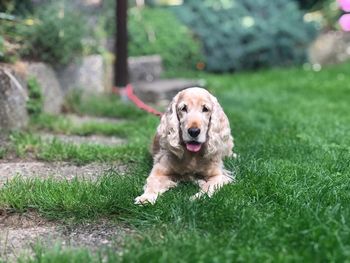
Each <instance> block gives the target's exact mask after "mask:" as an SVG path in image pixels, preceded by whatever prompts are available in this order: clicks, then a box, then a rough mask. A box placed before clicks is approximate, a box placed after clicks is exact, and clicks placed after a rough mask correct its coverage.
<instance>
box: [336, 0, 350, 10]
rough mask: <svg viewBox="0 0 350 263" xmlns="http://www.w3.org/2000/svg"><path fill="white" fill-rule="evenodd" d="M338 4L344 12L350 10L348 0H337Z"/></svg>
mask: <svg viewBox="0 0 350 263" xmlns="http://www.w3.org/2000/svg"><path fill="white" fill-rule="evenodd" d="M338 4H339V6H340V8H341V9H343V11H345V12H350V0H338Z"/></svg>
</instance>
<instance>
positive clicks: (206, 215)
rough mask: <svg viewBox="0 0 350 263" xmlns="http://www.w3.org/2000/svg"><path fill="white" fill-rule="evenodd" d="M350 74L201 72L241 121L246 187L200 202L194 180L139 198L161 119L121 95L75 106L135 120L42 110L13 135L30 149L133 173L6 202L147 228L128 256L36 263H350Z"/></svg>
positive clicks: (54, 254)
mask: <svg viewBox="0 0 350 263" xmlns="http://www.w3.org/2000/svg"><path fill="white" fill-rule="evenodd" d="M347 72H350V64H344V65H340V66H334V67H331V68H327V69H323V70H321V71H320V72H314V71H308V70H304V69H298V68H296V69H282V70H280V69H278V70H277V69H276V70H270V71H260V72H257V73H244V74H227V75H213V74H205V73H201V74H199V77H201V78H203V79H205V80H206V81H207V84H208V88H209V89H210V90H211V91H212V92H213V93H214V94H215V95H216V96H217V97H218V99H219V101H220V103H221V105H222V106H223V107H224V110H225V112H226V113H227V115H228V117H229V119H230V123H231V128H232V133H233V135H234V138H235V143H236V148H235V152H237V153H238V154H239V158H238V159H237V160H231V159H227V160H226V161H225V165H226V167H227V168H228V169H230V170H233V171H234V172H235V174H236V178H237V182H236V183H235V184H232V185H228V186H225V187H224V188H223V189H222V190H221V191H219V192H218V193H217V194H215V195H214V197H213V198H211V199H209V198H204V199H202V200H199V201H196V202H189V200H188V199H189V197H190V196H191V195H192V194H194V193H195V192H196V187H195V186H193V185H191V184H183V185H180V186H179V187H177V188H175V189H173V190H171V191H169V192H167V193H166V194H164V196H162V197H161V198H159V201H158V202H157V203H156V204H155V205H153V206H152V205H147V206H144V207H140V206H135V205H134V204H133V199H134V198H135V197H136V196H138V195H139V194H140V193H141V191H142V186H143V184H144V180H145V178H146V176H147V175H148V173H149V171H150V168H151V165H152V161H151V157H150V155H149V153H148V146H149V144H150V142H151V137H152V135H153V133H154V131H155V129H156V126H157V123H158V119H157V118H156V117H153V116H150V115H147V114H146V113H142V112H140V111H138V110H136V109H134V108H133V107H132V106H130V105H129V106H126V107H125V105H123V104H122V103H121V102H117V101H115V100H116V99H115V98H108V99H103V100H102V99H100V100H102V101H99V100H98V99H95V100H92V101H90V102H88V103H86V105H78V106H77V107H76V109H75V110H76V111H78V112H80V113H84V112H87V113H91V112H92V109H95V110H96V112H97V113H98V114H99V115H103V116H109V117H124V118H125V117H126V120H125V121H124V122H122V123H120V124H118V125H116V126H110V127H105V126H103V127H102V126H101V125H98V124H91V125H88V126H84V127H72V125H69V124H67V123H66V120H65V119H64V117H60V118H58V119H57V118H54V117H51V116H41V117H40V118H38V119H36V120H33V123H32V128H31V129H30V130H29V131H26V132H21V133H15V134H13V135H12V137H11V138H12V144H13V147H14V149H15V150H16V153H17V154H18V155H20V156H26V155H27V154H28V152H30V153H31V154H33V153H34V154H35V156H36V158H39V159H42V160H47V161H54V160H66V161H73V162H76V163H78V164H84V163H89V162H91V161H96V160H97V161H100V162H110V161H113V160H116V159H118V160H121V161H122V162H125V163H127V164H128V165H129V166H130V171H129V174H128V175H127V176H120V175H118V174H115V173H107V174H106V175H105V176H103V177H102V178H101V179H99V180H98V181H97V182H86V181H79V180H73V181H70V182H68V181H67V182H66V181H63V182H62V181H55V180H53V179H48V180H39V179H33V180H23V179H21V178H16V179H14V180H12V181H10V182H8V183H7V184H6V185H5V187H3V188H2V189H0V207H2V208H6V209H11V210H15V211H18V212H25V211H26V210H28V209H35V210H37V211H38V212H39V213H40V214H41V215H42V216H43V217H46V218H50V219H53V220H59V221H60V222H64V223H67V224H69V223H70V222H80V221H81V220H97V219H99V218H108V219H110V220H112V221H114V222H115V223H116V224H119V223H120V224H127V225H128V226H129V227H130V228H132V229H135V230H136V234H135V235H132V236H130V237H128V238H127V240H126V241H125V244H124V247H123V252H122V253H117V252H115V251H112V250H107V251H101V252H100V253H97V254H93V253H91V252H89V251H87V250H79V251H75V250H64V249H59V248H56V249H51V250H47V249H44V248H41V249H40V248H37V249H36V257H35V258H33V259H32V261H33V262H87V261H91V262H99V261H109V262H296V261H298V262H299V261H304V262H349V261H350V222H349V220H350V206H349V203H350V169H349V163H350V136H349V131H350V114H349V112H350V105H349V102H350V85H349V83H350V75H349V74H347ZM89 105H90V107H89ZM97 105H98V106H97ZM42 129H46V130H52V131H55V132H65V133H73V134H90V133H101V134H107V135H111V134H116V135H119V136H122V137H125V138H127V139H128V141H129V143H128V144H127V145H125V146H120V147H115V148H111V147H98V146H89V145H86V146H84V145H83V146H81V147H77V146H69V147H68V146H67V145H62V144H61V143H60V142H57V141H53V142H52V143H51V144H47V143H44V142H42V141H41V139H40V137H39V136H38V135H36V131H37V130H42ZM102 255H103V256H102ZM22 260H23V261H25V260H27V259H26V258H22Z"/></svg>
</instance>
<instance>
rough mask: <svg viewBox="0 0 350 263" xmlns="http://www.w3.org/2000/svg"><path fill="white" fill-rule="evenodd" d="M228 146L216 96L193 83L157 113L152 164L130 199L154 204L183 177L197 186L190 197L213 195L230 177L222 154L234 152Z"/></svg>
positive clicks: (224, 119) (225, 122) (230, 144)
mask: <svg viewBox="0 0 350 263" xmlns="http://www.w3.org/2000/svg"><path fill="white" fill-rule="evenodd" d="M232 148H233V138H232V136H231V130H230V124H229V121H228V119H227V117H226V115H225V113H224V111H223V110H222V108H221V106H220V105H219V103H218V101H217V99H216V98H215V97H214V96H213V95H211V94H210V93H209V92H208V91H207V90H205V89H202V88H197V87H194V88H188V89H185V90H183V91H181V92H179V93H178V94H177V95H176V96H175V97H174V99H173V100H172V102H171V103H170V105H169V107H168V109H167V111H166V113H165V114H164V115H163V116H162V118H161V121H160V124H159V126H158V129H157V133H156V136H155V138H154V141H153V147H152V155H153V161H154V164H153V168H152V171H151V173H150V175H149V177H148V178H147V182H146V185H145V186H144V193H143V194H142V195H141V196H139V197H137V198H136V199H135V204H144V203H151V204H154V203H155V201H156V199H157V197H158V196H159V195H161V194H162V193H164V192H166V191H167V190H168V189H170V188H172V187H175V186H176V185H177V183H178V182H179V181H183V180H192V181H194V182H196V183H198V185H199V187H200V192H198V193H197V194H195V195H194V196H193V197H192V199H195V198H198V197H200V196H202V195H204V194H207V195H208V196H212V195H213V193H214V192H215V190H217V189H218V188H220V187H221V186H223V185H225V184H228V183H230V182H232V181H233V179H234V177H233V175H232V174H231V173H230V172H229V171H228V170H225V169H224V164H223V158H224V157H226V156H228V157H235V154H233V152H232Z"/></svg>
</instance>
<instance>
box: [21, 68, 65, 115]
mask: <svg viewBox="0 0 350 263" xmlns="http://www.w3.org/2000/svg"><path fill="white" fill-rule="evenodd" d="M25 64H26V78H27V79H29V78H30V77H35V78H36V80H37V81H38V83H39V85H40V87H41V89H42V94H43V100H44V105H43V111H44V112H46V113H50V114H58V113H60V112H61V107H62V103H63V92H62V90H61V86H60V84H59V82H58V80H57V76H56V73H55V71H54V70H53V69H52V67H51V66H50V65H48V64H45V63H41V62H30V63H25Z"/></svg>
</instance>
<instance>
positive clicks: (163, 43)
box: [104, 0, 202, 69]
mask: <svg viewBox="0 0 350 263" xmlns="http://www.w3.org/2000/svg"><path fill="white" fill-rule="evenodd" d="M114 4H115V1H114V0H113V1H111V0H108V1H106V3H105V5H106V6H105V9H106V11H107V12H106V13H105V15H104V18H105V19H106V21H105V25H106V30H107V32H108V35H110V36H111V37H113V36H114V32H115V27H114V26H115V22H114V13H112V12H111V10H114ZM107 9H108V10H109V11H108V10H107ZM128 14H129V17H128V31H129V43H128V50H129V55H130V56H143V55H153V54H159V55H161V57H162V59H163V62H164V66H165V67H166V68H167V69H176V68H194V67H195V65H196V64H197V63H198V62H200V61H201V60H202V57H201V45H200V42H199V41H197V40H196V39H194V36H193V34H192V33H191V31H190V30H189V29H188V28H187V27H186V26H185V25H184V24H182V23H181V22H180V21H179V20H178V19H177V18H176V16H175V15H174V14H173V13H172V12H171V11H170V10H167V9H165V8H147V7H145V8H142V9H140V8H130V9H129V11H128Z"/></svg>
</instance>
